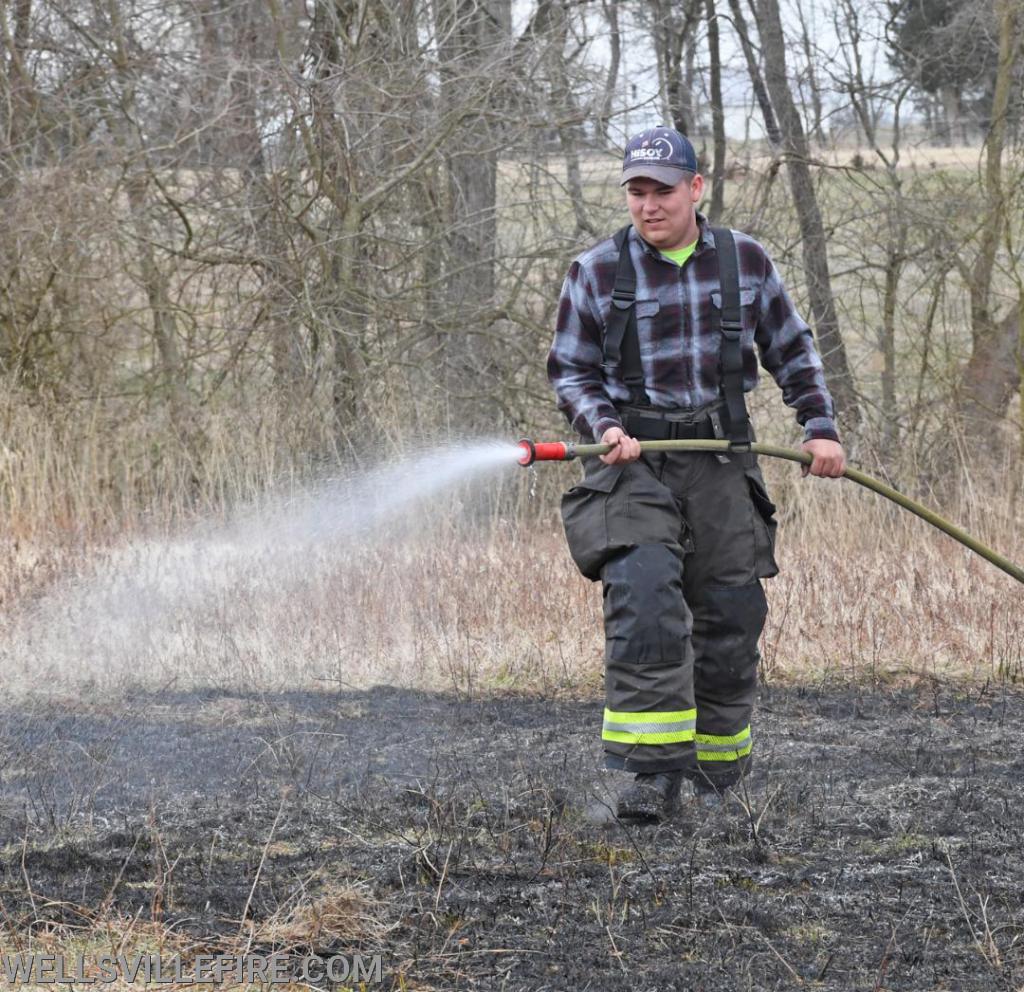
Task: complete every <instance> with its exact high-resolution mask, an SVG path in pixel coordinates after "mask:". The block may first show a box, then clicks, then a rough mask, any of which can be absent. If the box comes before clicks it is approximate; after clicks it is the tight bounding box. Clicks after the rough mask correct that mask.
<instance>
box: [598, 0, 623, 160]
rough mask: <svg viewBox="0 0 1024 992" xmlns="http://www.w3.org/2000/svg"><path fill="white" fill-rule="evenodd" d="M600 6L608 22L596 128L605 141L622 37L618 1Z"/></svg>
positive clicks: (608, 0)
mask: <svg viewBox="0 0 1024 992" xmlns="http://www.w3.org/2000/svg"><path fill="white" fill-rule="evenodd" d="M602 6H603V8H604V13H605V17H606V18H607V20H608V75H607V76H605V81H604V97H603V99H602V101H601V113H600V114H599V115H598V120H597V128H598V131H599V132H600V134H601V136H602V137H603V138H604V139H605V141H607V140H608V122H609V121H610V120H611V116H612V107H613V101H614V99H615V87H616V85H618V80H619V65H620V64H621V62H622V36H621V34H620V33H619V0H603V2H602Z"/></svg>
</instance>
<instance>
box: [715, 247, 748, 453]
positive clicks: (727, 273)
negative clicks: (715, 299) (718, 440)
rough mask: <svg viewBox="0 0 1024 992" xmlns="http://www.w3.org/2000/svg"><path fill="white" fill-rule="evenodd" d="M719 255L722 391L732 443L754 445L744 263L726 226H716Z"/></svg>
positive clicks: (718, 314)
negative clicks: (746, 385) (747, 385)
mask: <svg viewBox="0 0 1024 992" xmlns="http://www.w3.org/2000/svg"><path fill="white" fill-rule="evenodd" d="M711 233H712V234H714V236H715V248H716V249H717V254H718V282H719V286H720V288H721V291H722V309H721V310H720V311H718V310H716V309H715V308H714V307H712V308H711V312H712V313H713V314H715V315H717V316H716V318H715V319H717V320H718V321H719V322H720V327H719V331H720V332H721V350H720V352H719V358H718V369H719V376H720V379H721V384H722V392H723V393H724V394H725V406H726V411H727V412H728V414H729V440H730V441H732V442H733V443H735V444H747V443H749V442H750V420H749V419H748V417H747V404H746V402H745V401H744V399H743V348H742V342H741V340H740V338H741V336H742V333H743V322H742V318H741V316H740V263H739V257H738V256H737V254H736V239H735V238H734V237H733V236H732V231H730V230H729V229H728V228H725V227H713V228H711Z"/></svg>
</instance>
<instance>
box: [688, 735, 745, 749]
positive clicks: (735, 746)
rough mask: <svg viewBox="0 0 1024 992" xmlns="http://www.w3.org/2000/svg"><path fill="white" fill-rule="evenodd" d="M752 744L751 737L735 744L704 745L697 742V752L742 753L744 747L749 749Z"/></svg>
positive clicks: (702, 742)
mask: <svg viewBox="0 0 1024 992" xmlns="http://www.w3.org/2000/svg"><path fill="white" fill-rule="evenodd" d="M753 742H754V738H753V737H744V738H743V740H741V741H737V742H736V743H735V744H705V743H704V741H697V750H698V751H723V752H732V751H742V750H743V749H744V748H745V747H749V746H750V745H751V744H752V743H753Z"/></svg>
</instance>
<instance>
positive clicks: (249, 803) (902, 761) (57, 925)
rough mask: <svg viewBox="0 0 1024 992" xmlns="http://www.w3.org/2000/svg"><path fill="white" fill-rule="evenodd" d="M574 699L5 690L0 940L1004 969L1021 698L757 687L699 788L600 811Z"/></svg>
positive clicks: (669, 982) (763, 970)
mask: <svg viewBox="0 0 1024 992" xmlns="http://www.w3.org/2000/svg"><path fill="white" fill-rule="evenodd" d="M600 708H601V706H600V702H599V701H598V700H597V699H586V700H575V701H574V700H558V701H551V700H543V699H538V698H536V697H526V696H491V697H489V698H472V697H468V696H459V695H456V694H451V693H447V694H440V693H438V694H434V693H426V692H419V691H413V690H404V689H393V688H383V687H378V688H374V689H370V690H366V691H339V692H320V693H317V692H294V693H277V694H265V693H251V694H247V693H244V692H237V691H214V690H210V691H203V692H198V691H190V692H184V693H181V692H174V691H171V690H165V691H163V692H152V691H139V692H138V693H135V694H132V693H127V692H126V693H122V694H121V695H120V696H119V697H118V698H117V699H116V700H115V699H114V698H113V697H112V696H110V695H109V694H105V695H104V696H103V697H102V698H100V697H97V698H90V697H89V696H88V695H86V696H84V697H77V698H75V699H73V700H70V699H69V700H66V701H64V702H60V703H55V702H54V700H53V698H52V697H48V698H47V699H46V700H45V701H44V700H42V699H39V700H37V701H36V702H33V701H32V700H31V699H28V700H26V701H24V702H21V703H19V704H18V705H17V706H14V705H11V704H8V705H7V706H6V707H5V712H4V714H3V718H2V721H0V787H2V792H0V841H2V847H0V853H2V856H0V904H2V924H0V926H2V930H3V944H4V946H5V948H7V949H15V950H40V949H42V950H54V949H63V950H66V951H69V952H71V951H76V952H78V951H82V950H83V949H84V950H85V951H86V953H87V954H88V953H92V952H97V953H98V952H101V951H105V952H107V953H111V952H113V953H117V952H121V953H124V952H126V951H130V950H132V949H134V948H145V949H147V950H149V951H154V950H156V949H162V950H165V951H170V950H175V951H176V952H178V953H182V954H183V955H186V956H187V955H189V954H197V953H226V952H231V951H234V952H239V951H243V950H244V951H248V952H249V953H255V952H260V953H268V952H269V951H271V950H288V951H291V952H293V953H296V954H298V953H302V954H306V953H315V954H320V955H325V956H326V955H330V954H356V953H358V954H364V955H365V954H377V953H379V954H381V955H382V957H383V972H384V985H383V987H385V988H395V989H488V990H490V989H507V990H517V989H522V990H531V992H532V990H541V989H552V990H554V989H572V990H580V992H582V990H600V989H621V988H630V989H637V990H648V989H649V990H662V989H675V988H686V989H694V990H697V989H708V990H711V989H719V990H720V989H790V988H797V987H803V986H806V987H808V988H820V989H836V990H844V992H845V990H850V989H876V990H880V989H891V990H895V989H901V990H911V989H913V990H917V989H920V990H925V989H929V990H931V989H979V990H980V989H986V990H991V989H1019V988H1021V987H1022V986H1024V900H1022V899H1021V887H1022V883H1024V843H1022V840H1024V838H1022V833H1024V827H1022V818H1021V809H1022V805H1024V804H1022V799H1024V759H1022V758H1021V757H1020V755H1019V751H1018V748H1017V747H1016V746H1015V744H1016V740H1017V737H1018V736H1019V730H1018V728H1019V726H1020V723H1021V720H1022V717H1024V696H1022V695H1021V694H1020V693H1019V691H1016V690H1010V689H1007V688H1005V687H1004V686H998V687H993V686H992V685H983V686H974V687H968V686H966V685H964V684H959V685H957V684H942V683H938V682H929V683H922V684H921V685H918V686H917V687H916V688H899V689H896V688H886V687H879V686H876V687H874V688H871V689H869V688H866V687H863V686H858V685H851V684H847V685H837V684H830V685H827V686H825V685H822V686H820V687H817V688H810V687H794V686H786V687H782V686H777V685H773V686H769V687H765V688H764V689H763V690H762V697H761V701H760V708H759V717H758V722H757V726H756V733H757V755H758V763H757V766H756V768H755V770H754V773H753V775H752V776H751V778H750V780H749V781H748V783H747V788H746V789H745V790H744V791H743V793H742V794H741V796H740V797H739V798H737V799H735V800H733V801H732V802H730V803H729V804H728V805H727V806H725V807H724V808H718V809H707V808H705V807H702V806H698V805H696V804H695V803H693V802H684V803H683V804H682V806H681V808H680V810H679V811H678V812H677V813H676V814H675V816H674V817H673V818H672V819H671V820H670V821H669V822H667V823H666V824H663V825H625V824H622V823H619V822H617V821H615V820H614V819H613V818H611V817H609V816H608V807H609V805H610V804H611V803H612V801H613V796H614V794H615V792H616V790H617V789H618V787H619V786H620V785H621V784H622V782H623V781H624V779H623V778H622V777H621V775H620V773H610V772H605V771H603V770H602V768H601V752H600V742H599V740H598V739H597V731H596V728H597V727H598V725H599V714H600Z"/></svg>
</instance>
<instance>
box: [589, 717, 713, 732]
mask: <svg viewBox="0 0 1024 992" xmlns="http://www.w3.org/2000/svg"><path fill="white" fill-rule="evenodd" d="M696 726H697V720H696V718H694V719H693V720H673V721H672V722H671V723H612V721H611V720H605V722H604V729H605V730H616V731H619V732H620V733H625V734H673V733H675V732H676V731H677V730H693V728H694V727H696Z"/></svg>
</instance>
